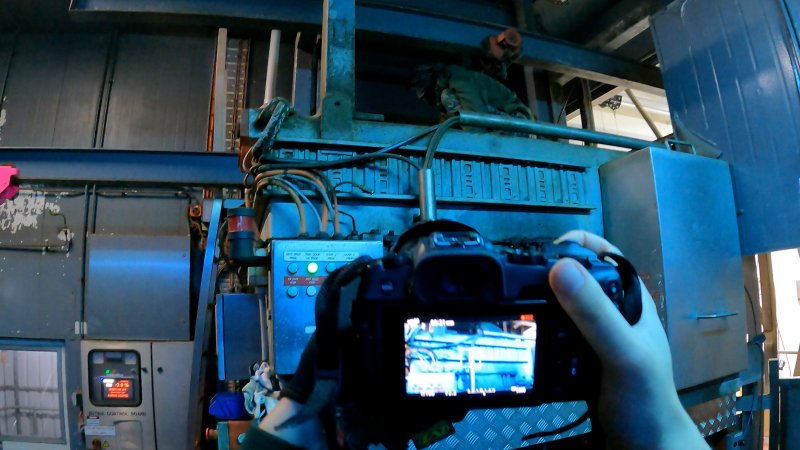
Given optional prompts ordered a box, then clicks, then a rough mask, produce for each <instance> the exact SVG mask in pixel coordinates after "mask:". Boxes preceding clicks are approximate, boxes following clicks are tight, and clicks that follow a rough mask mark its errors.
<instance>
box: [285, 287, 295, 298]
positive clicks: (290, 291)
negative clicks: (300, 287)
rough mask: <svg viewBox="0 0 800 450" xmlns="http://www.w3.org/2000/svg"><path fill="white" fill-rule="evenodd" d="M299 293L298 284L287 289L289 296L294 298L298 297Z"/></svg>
mask: <svg viewBox="0 0 800 450" xmlns="http://www.w3.org/2000/svg"><path fill="white" fill-rule="evenodd" d="M297 294H298V292H297V287H296V286H289V288H288V289H286V295H288V296H289V297H292V298H294V297H297Z"/></svg>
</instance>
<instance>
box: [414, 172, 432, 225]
mask: <svg viewBox="0 0 800 450" xmlns="http://www.w3.org/2000/svg"><path fill="white" fill-rule="evenodd" d="M417 178H418V180H419V216H420V219H421V220H422V221H423V222H427V221H429V220H436V185H435V184H434V181H433V169H422V170H420V171H418V172H417Z"/></svg>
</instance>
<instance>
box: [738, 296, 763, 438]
mask: <svg viewBox="0 0 800 450" xmlns="http://www.w3.org/2000/svg"><path fill="white" fill-rule="evenodd" d="M744 292H745V294H747V301H748V303H750V311H751V312H752V314H753V326H754V327H756V328H757V329H756V331H757V332H758V334H762V333H761V326H760V325H761V324H760V323H758V322H757V320H756V307H755V303H754V302H753V297H752V296H751V295H750V290H749V289H747V285H745V286H744ZM750 340H751V342H752V338H751V339H750ZM758 350H759V353H760V354H761V364H760V366H759V373H760V375H759V377H758V383H757V384H758V386H759V387H758V392H759V394H758V399H757V400H758V409H757V410H756V408H755V403H756V399H753V401H752V402H751V403H750V414H749V417H748V420H747V423H746V424H745V426H744V429H742V436H745V437H746V436H747V432H748V431H749V429H750V424H751V423H752V422H753V415H754V414H755V411H761V407H762V399H763V397H764V349H763V348H762V347H761V344H760V343H759V344H758ZM763 427H764V419H763V417H762V419H761V420H760V421H759V422H758V438H759V439H762V437H761V433H762V432H763Z"/></svg>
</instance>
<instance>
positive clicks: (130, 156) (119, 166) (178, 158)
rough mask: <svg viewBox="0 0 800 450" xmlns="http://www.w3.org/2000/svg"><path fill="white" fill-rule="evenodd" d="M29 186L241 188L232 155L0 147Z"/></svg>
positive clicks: (1, 156)
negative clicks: (88, 185)
mask: <svg viewBox="0 0 800 450" xmlns="http://www.w3.org/2000/svg"><path fill="white" fill-rule="evenodd" d="M0 160H2V161H9V162H11V163H13V164H14V166H16V168H17V169H19V178H20V181H21V182H23V183H29V184H58V185H85V184H98V185H117V186H129V185H130V186H134V185H135V186H162V187H169V186H199V187H241V186H242V172H241V170H240V169H239V156H238V155H236V154H233V153H212V152H161V151H139V150H78V149H59V148H37V149H32V148H15V147H3V148H0Z"/></svg>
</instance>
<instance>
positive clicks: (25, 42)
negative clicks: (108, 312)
mask: <svg viewBox="0 0 800 450" xmlns="http://www.w3.org/2000/svg"><path fill="white" fill-rule="evenodd" d="M215 46H216V39H215V36H214V34H213V33H210V32H209V33H206V32H188V31H187V32H181V33H173V34H158V33H155V32H153V33H143V32H129V31H122V30H120V31H119V32H64V33H60V32H20V33H18V34H9V33H3V32H0V91H1V93H2V95H0V146H4V147H34V148H36V147H56V148H86V149H92V148H94V149H96V151H103V150H102V149H136V150H154V151H163V150H167V151H205V150H206V149H207V140H208V127H209V123H208V122H209V112H210V106H211V86H212V75H213V69H214V54H215ZM24 176H25V174H21V177H22V178H24ZM190 195H192V194H190V193H187V192H177V191H176V190H175V189H171V190H167V191H164V190H153V189H150V190H141V189H139V190H136V191H132V190H131V189H126V188H125V187H119V188H109V187H102V188H97V189H96V190H95V188H94V187H93V186H79V187H76V186H69V187H66V186H65V187H55V186H48V187H42V186H25V189H24V190H23V192H22V193H21V194H20V195H19V196H18V198H17V199H15V200H14V201H9V202H5V203H4V204H2V205H0V340H2V339H3V338H8V339H9V340H8V341H6V343H7V342H11V343H12V345H13V346H12V347H9V346H8V345H6V343H4V342H0V348H3V351H0V441H3V440H5V439H8V438H11V439H13V437H14V436H18V435H23V436H34V437H35V439H36V441H41V442H62V443H64V442H66V443H68V444H69V446H70V448H72V449H78V448H81V446H82V441H83V438H82V435H81V432H80V430H79V429H78V426H77V418H78V409H77V408H76V407H75V406H73V405H72V404H71V403H69V404H66V405H62V404H61V401H62V393H63V392H65V393H66V395H68V396H69V395H71V394H73V393H75V392H77V391H78V390H79V389H80V385H81V372H80V356H79V347H80V345H79V342H80V339H81V338H82V335H81V334H76V323H77V322H80V321H85V320H87V318H86V317H85V310H86V308H85V305H84V302H85V290H86V289H85V285H84V280H85V278H86V261H85V258H84V255H85V251H86V244H85V242H86V239H85V238H86V236H87V233H88V234H92V233H98V234H116V235H121V234H133V235H136V234H144V235H172V236H178V237H179V238H183V239H186V241H187V247H188V241H189V231H188V222H187V210H188V203H189V201H190V198H189V196H190ZM186 275H187V276H188V274H186ZM120 276H124V274H121V275H120ZM187 295H188V293H187ZM183 301H184V302H185V297H184V299H183ZM152 325H153V326H158V324H152ZM89 329H91V323H90V324H89ZM34 339H36V340H34ZM39 339H51V340H54V341H55V343H54V347H55V348H60V349H63V350H62V351H63V352H64V353H63V354H64V366H65V367H64V371H65V373H66V378H65V379H64V380H63V388H62V389H63V390H59V386H58V385H57V384H55V383H57V382H56V381H54V380H55V378H50V377H55V376H57V374H58V373H60V372H59V371H60V370H61V369H60V368H58V367H56V364H57V362H56V360H55V359H51V358H50V357H49V356H45V355H44V354H43V353H42V352H38V351H35V352H34V351H11V350H9V349H12V350H18V349H25V350H32V349H35V348H36V347H37V345H38V344H37V342H40V341H37V340H39ZM52 355H55V353H53V354H52ZM15 376H16V377H17V378H16V379H15V378H14V377H15ZM20 380H21V381H20ZM19 386H22V387H23V388H24V389H19ZM28 388H30V390H26V389H28ZM18 405H21V406H23V407H24V408H28V409H31V408H36V409H39V410H41V411H39V412H38V413H33V415H31V414H28V413H23V412H20V413H18V412H17V411H18V409H17V406H18ZM4 408H10V409H7V410H6V409H4ZM24 408H23V410H21V411H27V410H25V409H24ZM64 408H66V413H67V418H66V420H67V428H66V429H67V431H66V433H67V434H66V436H65V435H64V432H63V431H60V430H61V426H60V425H58V424H59V423H61V422H59V418H58V417H59V416H58V414H59V412H61V411H63V410H64ZM6 411H8V412H6ZM37 414H38V415H37Z"/></svg>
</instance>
